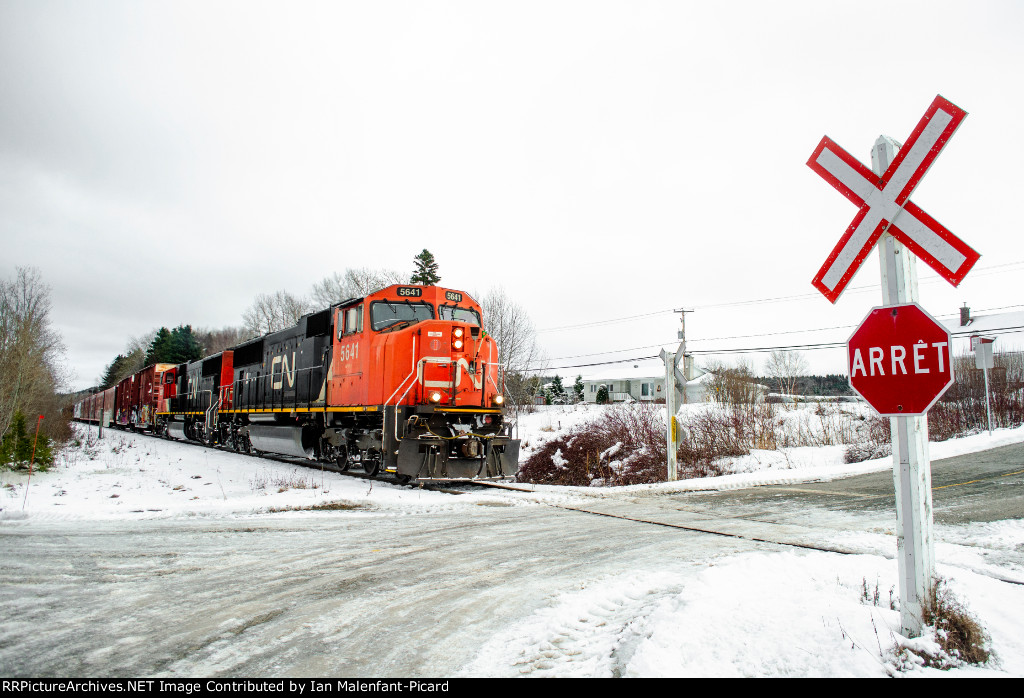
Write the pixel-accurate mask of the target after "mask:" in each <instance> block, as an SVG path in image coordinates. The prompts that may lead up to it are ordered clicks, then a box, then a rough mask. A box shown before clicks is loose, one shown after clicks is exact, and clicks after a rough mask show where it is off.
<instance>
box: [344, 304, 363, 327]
mask: <svg viewBox="0 0 1024 698" xmlns="http://www.w3.org/2000/svg"><path fill="white" fill-rule="evenodd" d="M362 331H363V306H361V305H357V306H356V307H354V308H349V309H348V310H346V311H345V334H355V333H356V332H362Z"/></svg>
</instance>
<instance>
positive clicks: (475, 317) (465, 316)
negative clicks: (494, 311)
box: [437, 305, 480, 327]
mask: <svg viewBox="0 0 1024 698" xmlns="http://www.w3.org/2000/svg"><path fill="white" fill-rule="evenodd" d="M437 313H438V318H439V319H441V320H453V321H455V322H465V323H467V324H469V325H476V326H477V327H479V326H480V313H478V312H476V311H475V310H473V309H472V308H460V307H459V306H457V305H441V306H438V308H437Z"/></svg>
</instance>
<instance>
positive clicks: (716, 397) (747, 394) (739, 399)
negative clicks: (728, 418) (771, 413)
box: [705, 361, 761, 407]
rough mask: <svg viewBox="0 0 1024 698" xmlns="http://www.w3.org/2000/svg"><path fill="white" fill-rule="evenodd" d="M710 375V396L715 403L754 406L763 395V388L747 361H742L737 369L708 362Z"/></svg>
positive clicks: (707, 367)
mask: <svg viewBox="0 0 1024 698" xmlns="http://www.w3.org/2000/svg"><path fill="white" fill-rule="evenodd" d="M705 366H706V369H707V371H708V373H710V374H712V377H711V380H710V381H709V383H708V386H707V387H708V396H709V398H710V399H711V400H713V401H714V402H718V403H721V404H724V405H731V406H734V407H736V406H741V405H753V404H754V403H755V402H757V399H758V397H759V396H760V393H761V387H760V386H759V385H758V384H757V382H756V381H755V380H754V371H753V369H752V368H751V365H750V364H749V363H747V362H746V361H740V362H739V363H738V364H737V365H736V366H735V367H732V366H728V365H726V364H724V363H720V362H708V363H707V364H706V365H705Z"/></svg>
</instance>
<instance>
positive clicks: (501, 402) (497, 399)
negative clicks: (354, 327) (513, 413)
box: [491, 395, 505, 407]
mask: <svg viewBox="0 0 1024 698" xmlns="http://www.w3.org/2000/svg"><path fill="white" fill-rule="evenodd" d="M491 402H493V403H494V404H495V405H498V406H499V407H500V406H501V405H504V404H505V398H504V396H502V395H495V396H494V397H492V398H491Z"/></svg>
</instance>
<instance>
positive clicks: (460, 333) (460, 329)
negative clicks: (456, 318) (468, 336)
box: [453, 327, 463, 337]
mask: <svg viewBox="0 0 1024 698" xmlns="http://www.w3.org/2000/svg"><path fill="white" fill-rule="evenodd" d="M453 334H454V335H455V336H456V337H461V336H462V335H463V331H462V328H461V327H456V328H455V332H453Z"/></svg>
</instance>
